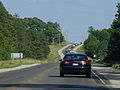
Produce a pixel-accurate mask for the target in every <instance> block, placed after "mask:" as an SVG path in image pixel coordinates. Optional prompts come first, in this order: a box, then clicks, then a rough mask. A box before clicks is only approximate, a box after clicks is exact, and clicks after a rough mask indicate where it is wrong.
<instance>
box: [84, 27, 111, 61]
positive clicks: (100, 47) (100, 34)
mask: <svg viewBox="0 0 120 90" xmlns="http://www.w3.org/2000/svg"><path fill="white" fill-rule="evenodd" d="M88 31H89V33H90V34H89V37H88V39H87V40H86V41H85V42H84V47H85V51H86V53H87V54H88V55H89V56H91V57H93V55H96V56H97V57H96V58H97V59H101V60H103V59H104V58H105V57H106V56H107V53H106V52H107V49H108V41H109V39H110V33H109V32H108V29H103V30H95V29H94V28H93V27H89V30H88Z"/></svg>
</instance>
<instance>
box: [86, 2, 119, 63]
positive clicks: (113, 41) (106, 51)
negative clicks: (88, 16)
mask: <svg viewBox="0 0 120 90" xmlns="http://www.w3.org/2000/svg"><path fill="white" fill-rule="evenodd" d="M117 9H118V11H117V14H116V15H115V16H116V18H115V20H114V21H113V23H112V25H111V28H110V29H104V30H94V29H93V28H92V27H90V28H89V33H90V34H89V37H88V39H87V40H86V41H85V49H86V52H87V53H90V54H93V50H94V51H95V50H96V49H97V52H94V54H96V55H97V57H98V58H100V59H102V60H104V61H105V62H109V63H118V62H119V63H120V3H118V5H117ZM93 36H94V37H95V38H97V40H99V42H100V43H99V45H98V44H97V42H96V40H95V39H94V41H93V40H91V39H90V37H93ZM94 43H96V44H94ZM89 44H90V45H89ZM97 45H98V47H96V46H97ZM93 47H96V48H93ZM90 49H92V50H90Z"/></svg>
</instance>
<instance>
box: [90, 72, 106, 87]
mask: <svg viewBox="0 0 120 90" xmlns="http://www.w3.org/2000/svg"><path fill="white" fill-rule="evenodd" d="M91 71H92V73H93V74H94V75H95V76H96V77H97V78H98V79H99V80H100V81H101V82H102V83H103V84H104V85H105V82H104V81H103V80H102V79H101V78H100V77H99V76H98V75H97V74H96V73H95V72H93V70H91Z"/></svg>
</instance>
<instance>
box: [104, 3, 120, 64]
mask: <svg viewBox="0 0 120 90" xmlns="http://www.w3.org/2000/svg"><path fill="white" fill-rule="evenodd" d="M117 9H118V11H117V14H116V15H115V16H116V18H115V20H114V21H113V23H112V25H111V28H112V30H111V32H110V33H111V38H110V41H109V47H108V56H107V57H106V61H107V62H113V63H115V62H120V3H118V5H117Z"/></svg>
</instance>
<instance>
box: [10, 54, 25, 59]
mask: <svg viewBox="0 0 120 90" xmlns="http://www.w3.org/2000/svg"><path fill="white" fill-rule="evenodd" d="M19 58H20V59H22V58H23V53H11V59H19Z"/></svg>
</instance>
